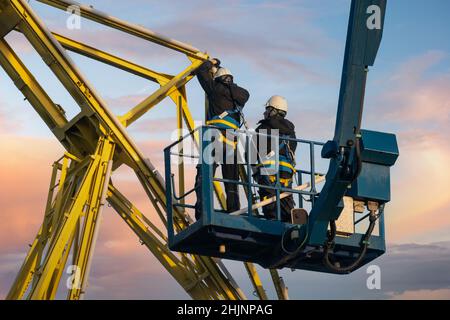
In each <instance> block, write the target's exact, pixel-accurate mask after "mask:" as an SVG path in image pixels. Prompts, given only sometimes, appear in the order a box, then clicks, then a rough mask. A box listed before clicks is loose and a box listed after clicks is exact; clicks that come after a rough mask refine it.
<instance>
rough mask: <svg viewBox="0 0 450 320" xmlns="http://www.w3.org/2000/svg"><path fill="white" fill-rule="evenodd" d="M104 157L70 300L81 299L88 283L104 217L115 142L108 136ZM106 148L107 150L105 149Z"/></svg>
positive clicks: (85, 220)
mask: <svg viewBox="0 0 450 320" xmlns="http://www.w3.org/2000/svg"><path fill="white" fill-rule="evenodd" d="M102 147H103V149H104V150H102V158H101V160H100V161H101V162H100V165H99V169H98V170H97V172H96V174H95V179H94V183H93V185H92V189H91V192H90V195H89V200H88V206H89V209H88V210H86V211H87V212H86V213H85V218H84V224H83V229H82V231H81V235H80V243H79V245H78V254H77V256H76V258H75V263H74V264H75V265H76V266H77V267H78V268H80V273H79V281H80V285H79V286H74V287H73V288H71V289H70V290H69V294H68V298H69V299H70V300H75V299H80V298H81V297H82V295H83V293H84V290H85V288H86V284H87V278H88V275H89V271H90V265H91V261H92V254H93V251H94V248H95V243H96V240H97V235H98V230H99V224H100V221H101V218H102V211H103V208H104V205H105V201H106V193H107V191H108V185H109V181H110V176H111V172H112V157H113V154H114V148H115V144H114V142H113V141H112V140H111V139H110V138H107V139H105V141H103V142H102ZM105 149H106V150H105Z"/></svg>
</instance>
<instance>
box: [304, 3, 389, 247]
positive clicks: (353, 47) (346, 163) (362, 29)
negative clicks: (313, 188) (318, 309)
mask: <svg viewBox="0 0 450 320" xmlns="http://www.w3.org/2000/svg"><path fill="white" fill-rule="evenodd" d="M385 11H386V0H352V3H351V12H350V19H349V25H348V32H347V42H346V47H345V57H344V66H343V71H342V79H341V88H340V94H339V104H338V112H337V117H336V128H335V133H334V138H333V140H331V141H328V142H327V143H326V144H325V146H324V147H323V149H322V157H323V158H327V159H330V165H329V169H328V172H327V175H326V183H325V185H324V187H323V189H322V191H321V192H320V195H319V196H318V198H317V199H316V201H315V203H314V206H313V208H312V211H311V214H310V219H309V226H308V228H309V235H310V239H309V243H310V244H312V245H323V244H324V242H325V241H326V238H327V228H328V224H329V222H330V221H335V220H337V219H338V218H339V215H340V214H341V211H342V208H343V206H342V199H343V197H344V195H345V194H346V192H347V190H348V188H349V187H350V186H351V184H352V183H353V182H354V181H355V179H356V178H357V177H358V175H359V173H360V171H361V166H362V163H361V141H360V139H361V133H360V129H361V118H362V113H363V104H364V94H365V87H366V78H367V72H368V67H369V66H372V65H373V64H374V62H375V58H376V55H377V52H378V48H379V46H380V42H381V37H382V33H383V26H384V17H385Z"/></svg>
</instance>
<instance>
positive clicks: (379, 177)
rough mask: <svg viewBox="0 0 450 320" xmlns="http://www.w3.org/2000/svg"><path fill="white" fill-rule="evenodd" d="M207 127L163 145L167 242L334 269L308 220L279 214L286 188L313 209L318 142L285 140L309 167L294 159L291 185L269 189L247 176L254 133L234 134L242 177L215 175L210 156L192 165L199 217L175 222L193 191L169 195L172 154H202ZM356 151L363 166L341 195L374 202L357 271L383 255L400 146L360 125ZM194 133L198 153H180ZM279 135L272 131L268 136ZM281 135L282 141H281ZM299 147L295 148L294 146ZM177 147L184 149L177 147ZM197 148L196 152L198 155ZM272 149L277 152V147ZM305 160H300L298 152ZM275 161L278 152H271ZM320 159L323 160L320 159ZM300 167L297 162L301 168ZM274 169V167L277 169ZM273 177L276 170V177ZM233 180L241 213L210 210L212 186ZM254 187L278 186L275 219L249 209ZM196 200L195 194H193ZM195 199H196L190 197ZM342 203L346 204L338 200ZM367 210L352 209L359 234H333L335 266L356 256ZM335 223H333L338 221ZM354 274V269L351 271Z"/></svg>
mask: <svg viewBox="0 0 450 320" xmlns="http://www.w3.org/2000/svg"><path fill="white" fill-rule="evenodd" d="M210 130H215V131H218V129H217V128H214V127H211V126H203V127H199V128H197V129H196V130H194V131H193V132H191V133H189V134H188V135H186V136H185V137H183V138H181V139H180V140H178V141H176V142H174V143H172V144H171V145H170V146H168V147H167V148H165V150H164V158H165V183H166V195H167V230H168V240H169V247H170V249H171V250H173V251H177V252H184V253H191V254H199V255H204V256H212V257H217V258H223V259H231V260H238V261H247V262H253V263H257V264H259V265H261V266H262V267H264V268H278V269H280V268H284V267H287V268H291V269H302V270H310V271H318V272H326V273H339V272H336V271H335V270H333V269H330V268H328V267H327V266H326V265H325V264H324V261H323V260H324V246H323V245H317V244H314V243H310V242H309V240H310V239H311V238H312V235H313V234H314V232H317V231H316V230H314V229H313V228H312V226H310V225H309V224H308V219H309V217H307V219H306V222H303V223H302V224H300V225H299V224H295V223H286V222H282V221H281V219H280V217H281V214H280V195H281V194H282V193H284V192H289V193H292V194H293V195H294V199H295V200H296V204H297V205H296V206H297V207H300V208H304V207H308V206H309V207H310V208H313V207H314V203H315V200H316V199H317V198H318V196H319V193H320V191H318V190H320V188H321V187H320V185H316V178H317V177H320V176H322V177H323V176H324V174H322V173H320V172H317V171H316V168H317V164H316V159H315V158H316V157H315V152H316V151H320V149H321V148H322V147H323V145H324V143H320V142H315V141H308V140H302V139H290V138H289V139H287V140H293V141H296V142H297V144H298V146H303V147H302V148H301V149H302V150H309V151H308V153H309V154H308V155H307V158H308V160H307V162H309V164H308V165H307V166H308V170H302V168H301V167H305V166H306V165H305V162H304V161H303V163H300V164H299V166H300V168H296V170H297V171H296V173H295V175H296V179H293V180H294V183H293V185H292V187H289V188H287V187H284V186H282V185H281V184H280V183H275V184H274V185H273V186H267V185H259V184H258V183H257V182H255V181H254V179H253V177H252V172H253V168H252V165H254V164H252V163H251V160H250V154H251V152H250V150H251V144H252V141H254V140H253V139H254V135H256V133H255V132H249V131H241V130H238V131H236V134H237V135H239V141H241V145H242V146H243V148H242V149H241V150H242V154H243V155H244V156H243V159H244V160H243V161H241V163H240V164H238V166H240V169H241V170H242V171H241V172H244V173H245V175H244V179H243V176H242V175H241V179H240V180H239V181H231V180H225V179H223V178H217V177H214V176H213V168H212V165H211V164H208V161H199V164H198V169H199V170H201V173H202V183H201V186H200V187H201V196H202V216H201V218H200V219H199V220H198V221H195V220H194V218H193V215H190V220H191V221H192V223H191V224H190V225H188V226H180V225H179V223H177V221H179V220H178V219H177V215H188V211H189V210H191V211H193V210H194V208H195V206H194V203H189V204H188V203H186V199H187V196H188V195H191V198H192V195H193V194H194V191H195V189H191V190H189V191H187V192H185V193H184V194H182V195H177V194H176V192H175V179H174V177H175V174H174V173H173V172H172V166H174V167H175V165H174V163H173V161H172V160H173V158H176V159H178V160H180V159H181V158H184V159H185V158H191V159H192V158H198V154H201V155H204V154H205V149H206V148H208V146H209V145H210V144H211V143H212V142H211V138H210V137H211V136H212V135H211V134H208V132H209V131H210ZM361 136H362V137H361V141H362V143H361V155H362V163H363V166H362V170H361V173H360V175H359V177H358V178H357V179H356V180H355V181H354V182H353V184H352V185H351V188H349V189H348V192H347V194H346V196H348V197H351V198H352V199H353V200H355V201H358V202H359V203H360V204H361V203H362V204H363V205H364V204H365V205H367V203H368V202H369V201H371V202H376V203H377V204H378V205H379V209H378V216H379V218H378V221H377V232H376V234H372V235H371V237H370V244H369V246H368V248H367V251H366V253H365V255H364V258H363V259H362V260H361V262H360V264H359V265H358V267H357V268H354V270H356V269H358V268H359V267H361V266H363V265H365V264H366V263H368V262H370V261H371V260H373V259H375V258H377V257H378V256H380V255H382V254H383V253H384V252H385V232H384V206H385V203H386V202H389V201H390V175H389V174H390V173H389V171H390V166H392V165H393V164H394V163H395V161H396V159H397V157H398V154H399V153H398V147H397V141H396V137H395V135H393V134H387V133H381V132H375V131H368V130H362V131H361ZM194 137H197V141H199V142H200V143H199V146H198V144H196V148H197V152H196V153H197V154H185V151H186V150H184V149H183V148H180V146H181V145H183V144H184V143H185V142H186V141H187V140H190V141H191V142H192V141H194V140H195V138H194ZM272 138H273V139H279V137H278V136H272ZM283 139H285V138H283ZM298 149H300V148H298ZM180 150H182V151H181V152H180ZM198 151H201V152H198ZM277 152H278V150H277ZM302 156H303V159H304V158H305V157H306V155H305V154H303V155H302ZM274 158H275V159H276V161H277V164H276V165H277V166H278V154H276V155H275V157H274ZM320 160H321V161H322V162H325V163H326V162H327V161H328V160H325V159H320ZM299 166H298V167H299ZM277 172H278V171H277ZM276 177H277V180H276V181H279V174H278V173H277V174H276ZM224 182H227V183H235V184H238V185H239V186H241V187H240V188H241V189H244V192H241V193H242V194H241V199H242V198H244V197H243V193H245V196H246V200H245V201H241V206H243V207H247V210H245V212H241V213H240V214H239V215H230V214H229V213H227V212H224V210H221V209H220V208H219V209H218V208H215V206H214V203H215V202H217V201H215V195H214V192H215V190H214V183H216V184H217V183H224ZM305 182H307V183H309V185H308V188H306V189H303V190H295V187H296V186H300V185H303V184H305ZM257 188H268V189H273V190H275V191H276V208H277V209H276V210H277V212H276V213H277V219H275V220H268V219H266V218H264V216H263V215H262V214H261V213H260V212H259V211H258V210H255V209H254V208H252V207H253V206H254V205H255V203H258V202H259V201H260V199H258V197H257V196H256V195H255V192H254V190H255V189H257ZM194 198H195V197H194ZM194 201H195V200H194ZM242 202H246V203H245V204H243V203H242ZM342 208H344V204H343V203H342ZM368 217H369V214H368V213H367V209H366V211H365V212H358V213H357V212H353V217H352V218H353V221H352V223H353V229H354V230H357V229H358V228H359V229H362V230H363V231H362V232H356V231H354V232H353V233H349V232H347V233H345V234H340V233H339V230H338V234H337V236H336V237H335V239H334V244H333V251H332V253H331V258H332V259H333V260H335V261H340V263H343V264H346V263H347V264H348V263H351V262H352V261H353V260H355V259H356V257H358V254H359V253H360V250H361V249H360V248H361V241H362V239H363V236H364V233H365V228H363V227H361V226H364V225H367V224H368V222H367V220H368ZM338 221H339V220H338ZM351 271H353V270H351Z"/></svg>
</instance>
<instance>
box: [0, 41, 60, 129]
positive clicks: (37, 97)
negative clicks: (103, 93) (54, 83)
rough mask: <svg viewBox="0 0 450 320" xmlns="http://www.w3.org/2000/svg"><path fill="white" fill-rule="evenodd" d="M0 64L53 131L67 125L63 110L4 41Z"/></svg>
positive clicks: (0, 47) (1, 44)
mask: <svg viewBox="0 0 450 320" xmlns="http://www.w3.org/2000/svg"><path fill="white" fill-rule="evenodd" d="M0 64H1V65H2V66H3V68H4V69H5V71H6V73H7V74H8V75H9V77H10V78H11V79H12V80H13V81H14V83H15V85H16V86H17V88H18V89H19V90H20V91H22V93H23V95H24V96H25V97H26V98H27V100H28V101H30V103H31V104H32V105H33V106H34V108H35V110H36V111H37V113H38V114H39V115H40V116H41V118H42V120H44V122H45V123H46V124H47V126H48V127H49V128H50V129H51V130H53V129H55V128H61V127H63V126H64V125H65V124H66V123H67V119H66V117H65V116H64V112H63V111H62V109H61V108H59V107H58V106H57V105H56V104H55V103H54V102H53V101H52V100H51V99H50V97H49V96H48V95H47V93H46V92H45V91H44V89H42V87H41V86H40V85H39V83H38V82H37V81H36V79H35V78H34V77H33V75H32V74H31V73H30V72H29V71H28V70H27V68H26V67H25V66H24V65H23V63H22V62H21V61H20V60H19V58H18V57H17V55H16V54H15V53H14V51H13V50H12V48H11V47H10V46H9V45H8V43H7V42H6V41H5V40H4V39H0Z"/></svg>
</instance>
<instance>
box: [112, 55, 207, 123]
mask: <svg viewBox="0 0 450 320" xmlns="http://www.w3.org/2000/svg"><path fill="white" fill-rule="evenodd" d="M202 63H203V61H201V60H198V61H195V62H194V63H192V64H191V65H189V66H188V67H187V68H186V69H184V70H183V71H182V72H181V73H180V74H178V75H177V76H175V77H173V78H172V79H171V80H170V81H169V82H167V83H166V84H165V85H163V86H161V88H159V89H158V90H157V91H155V92H154V93H153V94H152V95H150V96H149V97H148V98H147V99H145V100H144V101H142V102H141V103H139V104H138V105H137V106H136V107H134V108H133V109H131V110H130V111H128V112H127V113H126V114H124V115H123V116H121V117H119V119H120V121H121V122H122V124H123V125H124V126H125V127H128V126H129V125H130V124H132V123H133V122H134V121H136V120H137V119H139V118H140V117H141V116H143V115H144V114H145V113H146V112H147V111H148V110H150V109H151V108H152V107H153V106H155V105H156V104H158V103H159V102H161V101H162V100H163V99H164V98H165V97H167V95H168V94H169V92H170V90H171V89H173V88H174V87H179V86H181V85H184V83H185V80H186V79H187V78H188V77H189V76H190V75H191V74H192V73H193V72H194V71H195V70H197V69H198V68H199V67H200V66H201V64H202Z"/></svg>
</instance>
